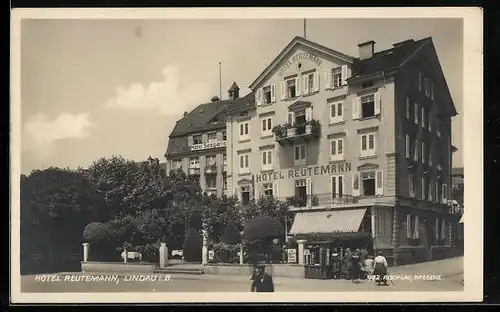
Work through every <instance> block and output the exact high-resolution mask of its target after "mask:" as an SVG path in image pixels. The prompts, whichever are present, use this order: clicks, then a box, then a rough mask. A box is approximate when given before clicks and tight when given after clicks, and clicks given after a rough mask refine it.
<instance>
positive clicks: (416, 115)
mask: <svg viewBox="0 0 500 312" xmlns="http://www.w3.org/2000/svg"><path fill="white" fill-rule="evenodd" d="M413 105H414V106H413V109H414V112H413V121H414V122H415V124H416V125H418V115H419V111H418V104H417V103H413Z"/></svg>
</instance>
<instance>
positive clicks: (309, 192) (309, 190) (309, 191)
mask: <svg viewBox="0 0 500 312" xmlns="http://www.w3.org/2000/svg"><path fill="white" fill-rule="evenodd" d="M306 193H307V196H311V195H312V185H311V178H307V179H306Z"/></svg>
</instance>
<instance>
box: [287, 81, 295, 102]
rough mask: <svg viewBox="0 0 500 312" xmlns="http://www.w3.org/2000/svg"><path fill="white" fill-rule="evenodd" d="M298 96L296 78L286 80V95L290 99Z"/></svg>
mask: <svg viewBox="0 0 500 312" xmlns="http://www.w3.org/2000/svg"><path fill="white" fill-rule="evenodd" d="M296 96H297V85H296V83H295V78H293V79H289V80H287V81H286V97H287V98H288V99H293V98H294V97H296Z"/></svg>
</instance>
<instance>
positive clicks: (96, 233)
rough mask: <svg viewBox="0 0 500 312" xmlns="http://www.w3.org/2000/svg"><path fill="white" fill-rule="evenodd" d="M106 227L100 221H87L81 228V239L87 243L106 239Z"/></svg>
mask: <svg viewBox="0 0 500 312" xmlns="http://www.w3.org/2000/svg"><path fill="white" fill-rule="evenodd" d="M107 232H108V227H107V226H106V225H105V224H103V223H101V222H92V223H89V224H88V225H87V226H86V227H85V229H84V230H83V239H84V240H85V241H87V242H89V243H95V242H100V241H103V240H106V239H107V236H108V235H107V234H108V233H107Z"/></svg>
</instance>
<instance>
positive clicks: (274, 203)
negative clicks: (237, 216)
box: [242, 196, 293, 229]
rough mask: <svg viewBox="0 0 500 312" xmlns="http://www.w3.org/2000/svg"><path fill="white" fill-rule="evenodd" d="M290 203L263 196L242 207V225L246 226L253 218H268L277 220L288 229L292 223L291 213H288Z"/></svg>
mask: <svg viewBox="0 0 500 312" xmlns="http://www.w3.org/2000/svg"><path fill="white" fill-rule="evenodd" d="M289 206H290V203H289V202H287V201H282V200H279V199H277V198H274V197H273V196H263V197H261V198H259V199H257V200H252V201H250V203H249V204H248V205H245V206H243V212H242V220H243V224H248V222H250V221H251V220H253V219H254V217H255V216H268V217H271V218H273V219H275V220H277V221H278V222H279V223H280V224H281V226H282V227H283V228H286V229H289V228H290V227H291V224H292V222H293V213H292V212H290V211H289V209H288V208H289Z"/></svg>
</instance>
